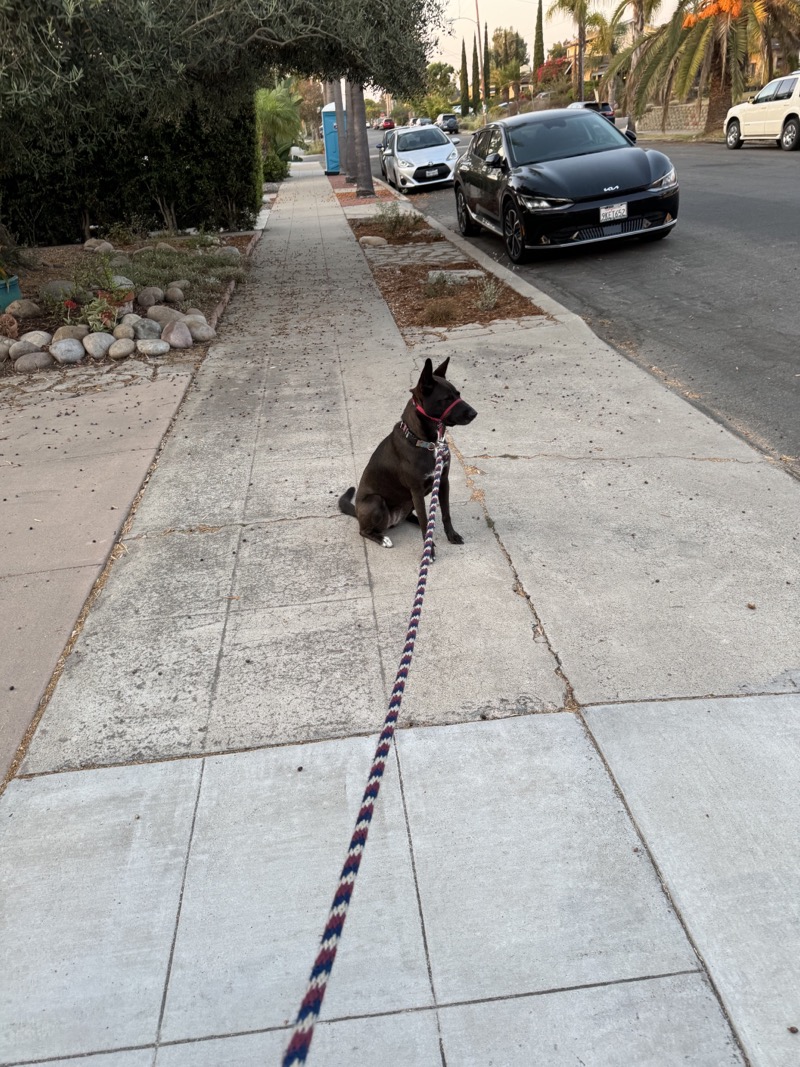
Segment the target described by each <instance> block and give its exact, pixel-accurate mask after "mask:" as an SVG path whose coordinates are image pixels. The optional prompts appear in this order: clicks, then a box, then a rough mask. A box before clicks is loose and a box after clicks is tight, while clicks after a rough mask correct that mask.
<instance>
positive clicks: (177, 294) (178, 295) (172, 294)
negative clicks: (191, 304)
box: [164, 285, 183, 304]
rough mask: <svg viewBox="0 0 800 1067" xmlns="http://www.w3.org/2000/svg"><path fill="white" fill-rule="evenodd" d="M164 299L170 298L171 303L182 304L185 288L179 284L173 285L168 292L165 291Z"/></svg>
mask: <svg viewBox="0 0 800 1067" xmlns="http://www.w3.org/2000/svg"><path fill="white" fill-rule="evenodd" d="M164 299H165V300H168V301H169V302H170V304H182V303H183V289H179V288H178V287H177V285H171V286H170V287H169V289H167V291H166V293H164Z"/></svg>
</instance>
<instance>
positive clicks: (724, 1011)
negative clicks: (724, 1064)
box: [578, 708, 752, 1067]
mask: <svg viewBox="0 0 800 1067" xmlns="http://www.w3.org/2000/svg"><path fill="white" fill-rule="evenodd" d="M578 718H579V720H580V722H581V725H582V726H583V729H584V732H585V735H586V738H587V740H588V742H589V744H590V745H591V746H592V748H593V749H594V750H595V752H596V753H597V758H598V759H599V760H600V762H601V763H602V765H603V767H604V768H605V771H606V774H607V775H608V779H609V781H610V782H611V785H612V786H613V789H614V793H615V795H616V796H617V799H618V800H619V802H620V804H621V805H622V806H623V808H624V809H625V813H626V814H627V816H628V819H629V820H630V824H631V826H632V827H633V829H634V832H635V834H636V836H637V837H638V838H639V841H640V842H641V845H642V849H643V851H644V854H645V855H646V856H647V858H648V859H649V861H650V863H651V864H652V867H653V870H654V871H655V874H656V877H657V878H658V881H659V883H660V885H661V891H662V892H663V894H664V896H665V897H666V899H667V901H668V902H669V906H670V908H671V909H672V912H673V914H674V915H675V918H676V919H677V921H678V922H679V923H680V925H681V928H682V930H683V933H684V936H685V937H686V940H687V941H688V943H689V944H690V945H691V948H692V951H693V952H694V954H695V956H696V957H697V960H698V962H699V964H700V969H701V971H702V973H703V974H704V976H705V978H706V981H707V982H708V984H709V987H710V989H711V990H712V992H713V993H714V996H715V997H716V999H717V1003H718V1004H719V1010H720V1012H721V1013H722V1016H723V1018H724V1019H725V1021H726V1022H727V1024H728V1026H729V1027H730V1031H731V1035H732V1038H733V1041H734V1042H735V1044H736V1047H737V1049H738V1051H739V1053H740V1054H741V1057H742V1061H743V1063H744V1064H745V1067H752V1063H751V1060H750V1058H749V1057H748V1056H747V1053H746V1052H745V1048H744V1044H743V1042H742V1039H741V1036H740V1035H739V1032H738V1030H737V1029H736V1027H735V1026H734V1024H733V1020H732V1019H731V1017H730V1014H729V1012H728V1010H727V1008H726V1007H725V1002H724V1000H723V998H722V994H721V992H720V990H719V989H718V988H717V984H716V982H715V981H714V978H713V976H712V974H711V972H710V970H709V968H708V965H707V963H706V961H705V958H704V957H703V954H702V953H701V952H700V949H699V948H698V946H697V944H696V942H695V939H694V937H693V936H692V933H691V931H690V929H689V926H688V924H687V921H686V919H685V918H684V916H683V914H682V913H681V911H680V909H679V908H678V905H677V903H676V901H675V899H674V897H673V895H672V893H671V891H670V889H669V886H668V884H667V879H666V877H665V875H664V872H663V871H662V869H661V867H660V866H659V864H658V862H657V860H656V858H655V856H654V855H653V852H652V850H651V848H650V845H649V844H648V842H647V839H646V838H645V836H644V832H643V830H642V828H641V827H640V826H639V823H638V822H637V820H636V818H635V816H634V814H633V811H632V809H631V807H630V805H629V804H628V801H627V799H626V797H625V794H624V793H623V791H622V788H621V786H620V784H619V782H618V781H617V779H616V776H615V775H614V772H613V771H612V769H611V765H610V764H609V762H608V760H607V759H606V757H605V753H604V752H603V750H602V748H601V746H600V744H599V742H598V741H597V738H596V737H595V736H594V734H593V733H592V729H591V727H590V725H589V723H588V722H587V720H586V717H585V716H584V714H583V711H582V710H581V709H580V708H579V709H578Z"/></svg>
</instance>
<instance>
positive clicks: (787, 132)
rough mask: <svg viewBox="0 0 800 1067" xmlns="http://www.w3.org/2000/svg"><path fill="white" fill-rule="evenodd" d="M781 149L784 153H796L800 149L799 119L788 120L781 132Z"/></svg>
mask: <svg viewBox="0 0 800 1067" xmlns="http://www.w3.org/2000/svg"><path fill="white" fill-rule="evenodd" d="M781 148H782V149H783V150H784V152H794V151H795V149H797V148H800V122H798V121H797V119H787V121H786V125H785V126H784V127H783V130H782V131H781Z"/></svg>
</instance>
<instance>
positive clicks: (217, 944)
mask: <svg viewBox="0 0 800 1067" xmlns="http://www.w3.org/2000/svg"><path fill="white" fill-rule="evenodd" d="M374 748H375V741H374V739H373V738H352V739H349V740H347V741H337V742H334V743H331V744H327V745H306V746H303V747H302V748H296V747H291V746H290V747H285V748H280V749H273V750H271V751H269V752H251V753H245V754H242V755H238V756H231V757H228V756H224V757H216V758H213V759H208V760H206V763H205V773H204V776H203V785H202V789H201V792H200V802H199V805H198V809H197V819H196V823H195V831H194V837H193V841H192V851H191V856H190V858H189V865H188V869H187V874H186V886H185V890H184V893H183V903H182V908H181V918H180V924H179V927H178V934H177V939H176V942H175V953H174V957H173V962H172V970H171V973H170V980H169V989H168V992H167V999H166V1005H165V1012H164V1023H163V1027H162V1030H161V1037H162V1040H165V1041H171V1040H181V1039H186V1038H189V1037H202V1036H205V1035H218V1034H226V1033H236V1032H242V1031H246V1030H250V1029H263V1028H266V1027H270V1026H273V1027H274V1026H286V1025H287V1024H289V1023H290V1021H291V1019H292V1016H293V1013H294V1011H295V1009H296V1006H297V1004H298V1003H299V1002H300V999H301V998H302V995H303V993H304V991H305V985H306V982H307V979H308V972H309V971H310V969H311V964H312V962H313V958H314V954H315V952H316V947H317V945H318V942H319V935H320V932H321V930H322V928H323V926H324V924H325V920H326V918H327V912H328V908H329V906H330V898H331V894H332V892H333V889H334V888H335V885H336V882H337V878H338V875H339V871H340V869H341V863H342V857H343V853H342V842H347V841H348V840H349V837H350V834H351V833H352V828H353V825H354V823H355V818H356V814H357V812H358V808H359V805H360V803H361V796H362V793H363V789H364V784H365V782H364V768H365V767H367V768H368V767H369V764H370V759H371V757H372V753H373V752H374ZM393 763H394V761H390V764H389V766H388V767H387V772H386V775H385V777H384V782H383V786H382V789H381V796H380V805H379V806H377V808H376V812H375V816H374V818H373V821H372V826H371V829H370V836H369V855H368V857H365V860H364V863H363V864H362V867H361V871H360V875H359V884H358V887H357V892H356V893H355V894H354V896H353V901H352V904H351V907H350V912H349V915H348V919H347V938H346V939H344V940H343V941H342V943H341V945H340V946H339V951H338V954H337V958H336V971H337V981H336V983H335V985H332V986H331V988H330V989H329V991H328V996H327V997H326V999H325V1005H324V1009H323V1014H324V1017H325V1018H336V1017H338V1016H341V1015H352V1014H365V1015H366V1014H374V1013H376V1012H393V1011H403V1010H405V1009H409V1008H413V1007H423V1006H426V1005H430V1004H432V1003H433V1000H432V994H431V987H430V982H429V979H428V970H427V966H426V960H425V949H424V945H423V938H422V927H421V923H420V917H419V911H418V907H417V897H416V892H415V888H414V878H413V872H412V865H411V855H410V851H409V842H408V837H407V835H406V833H405V829H404V825H405V818H404V814H403V806H402V801H401V796H400V789H399V783H398V778H397V770H396V767H395V766H394V765H393ZM300 768H302V769H300ZM309 811H314V812H315V817H314V820H313V826H312V825H311V824H309V821H308V818H307V813H308V812H309ZM378 945H380V946H381V950H380V954H381V965H380V966H379V967H375V966H365V965H364V964H365V960H368V959H374V957H375V951H376V946H378Z"/></svg>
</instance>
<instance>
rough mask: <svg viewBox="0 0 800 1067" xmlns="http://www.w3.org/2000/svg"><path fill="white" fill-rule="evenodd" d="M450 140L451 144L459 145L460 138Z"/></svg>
mask: <svg viewBox="0 0 800 1067" xmlns="http://www.w3.org/2000/svg"><path fill="white" fill-rule="evenodd" d="M450 140H451V141H452V143H453V144H461V138H460V137H451V138H450Z"/></svg>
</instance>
